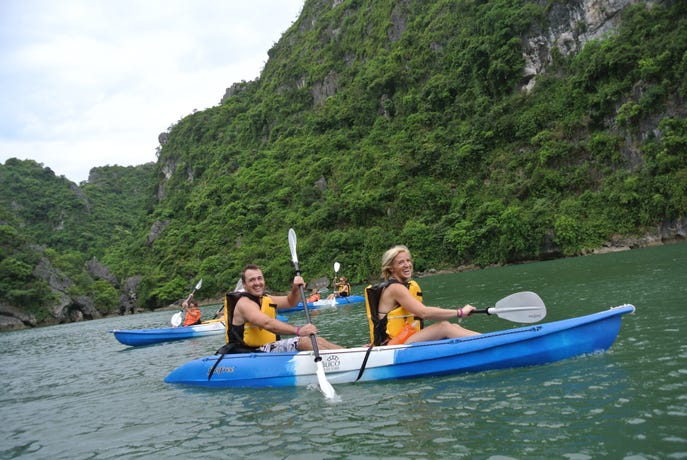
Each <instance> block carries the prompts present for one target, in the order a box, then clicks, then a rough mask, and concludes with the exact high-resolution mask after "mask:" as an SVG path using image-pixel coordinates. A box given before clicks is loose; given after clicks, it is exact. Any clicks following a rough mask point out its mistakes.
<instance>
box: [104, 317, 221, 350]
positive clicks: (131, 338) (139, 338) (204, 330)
mask: <svg viewBox="0 0 687 460" xmlns="http://www.w3.org/2000/svg"><path fill="white" fill-rule="evenodd" d="M224 330H225V328H224V322H223V321H220V320H215V321H207V322H203V323H201V324H196V325H194V326H179V327H160V328H156V329H113V330H111V331H110V332H112V333H113V334H114V336H115V338H116V339H117V340H119V342H121V343H123V344H124V345H131V346H132V347H138V346H141V345H151V344H153V343H160V342H168V341H172V340H184V339H191V338H195V337H204V336H206V335H216V334H224Z"/></svg>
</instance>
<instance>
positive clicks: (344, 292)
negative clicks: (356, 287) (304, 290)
mask: <svg viewBox="0 0 687 460" xmlns="http://www.w3.org/2000/svg"><path fill="white" fill-rule="evenodd" d="M334 286H336V288H337V289H338V290H337V291H336V292H334V293H332V294H329V295H328V296H327V300H332V299H336V298H337V297H348V296H349V295H351V285H350V283H349V282H348V280H347V279H346V277H345V276H342V277H340V278H339V280H338V281H336V280H335V282H334Z"/></svg>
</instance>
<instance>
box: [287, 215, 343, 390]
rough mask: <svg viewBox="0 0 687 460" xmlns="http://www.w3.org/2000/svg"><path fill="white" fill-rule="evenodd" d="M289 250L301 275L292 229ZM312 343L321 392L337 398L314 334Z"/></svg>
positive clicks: (311, 339) (302, 297)
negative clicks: (325, 372) (328, 379)
mask: <svg viewBox="0 0 687 460" xmlns="http://www.w3.org/2000/svg"><path fill="white" fill-rule="evenodd" d="M289 249H290V250H291V262H293V267H294V268H295V269H296V275H298V276H300V275H301V269H300V268H299V267H298V254H297V253H296V232H295V231H294V230H293V229H292V228H290V229H289ZM298 287H299V289H300V291H301V302H303V310H305V318H306V319H307V321H308V323H312V321H311V320H310V311H309V310H308V301H307V299H306V297H305V291H304V290H303V285H302V284H301V285H300V286H298ZM310 341H311V343H312V349H313V351H314V352H315V365H316V366H317V382H318V383H319V385H320V391H321V392H322V394H324V396H325V397H326V398H328V399H334V398H336V391H335V390H334V387H333V386H332V384H331V383H329V381H327V377H326V376H325V375H324V365H323V364H322V357H321V356H320V350H319V348H318V346H317V338H316V337H315V335H314V334H310Z"/></svg>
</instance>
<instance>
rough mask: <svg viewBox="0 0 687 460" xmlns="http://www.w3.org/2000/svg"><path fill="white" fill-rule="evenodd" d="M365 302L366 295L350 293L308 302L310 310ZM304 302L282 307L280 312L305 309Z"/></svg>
mask: <svg viewBox="0 0 687 460" xmlns="http://www.w3.org/2000/svg"><path fill="white" fill-rule="evenodd" d="M362 302H365V297H364V296H361V295H349V296H347V297H336V298H334V299H331V300H327V299H320V300H317V301H315V302H308V309H309V310H317V309H318V308H334V307H341V306H343V305H348V304H353V303H362ZM303 310H304V308H303V302H299V303H298V305H296V306H295V307H291V308H280V309H279V313H291V312H294V311H303Z"/></svg>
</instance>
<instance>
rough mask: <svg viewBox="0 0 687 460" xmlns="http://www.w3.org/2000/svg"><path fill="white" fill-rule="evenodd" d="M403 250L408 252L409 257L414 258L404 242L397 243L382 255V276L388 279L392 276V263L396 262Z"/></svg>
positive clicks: (385, 279)
mask: <svg viewBox="0 0 687 460" xmlns="http://www.w3.org/2000/svg"><path fill="white" fill-rule="evenodd" d="M402 252H407V253H408V257H410V259H411V260H412V258H413V256H412V255H411V254H410V249H408V248H407V247H406V246H404V245H402V244H397V245H396V246H394V247H393V248H391V249H388V250H387V251H386V252H385V253H384V255H383V256H382V278H383V279H384V281H387V280H388V279H389V277H390V276H391V265H392V264H393V263H394V259H395V258H396V256H397V255H399V254H400V253H402Z"/></svg>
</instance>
